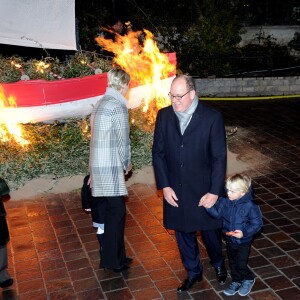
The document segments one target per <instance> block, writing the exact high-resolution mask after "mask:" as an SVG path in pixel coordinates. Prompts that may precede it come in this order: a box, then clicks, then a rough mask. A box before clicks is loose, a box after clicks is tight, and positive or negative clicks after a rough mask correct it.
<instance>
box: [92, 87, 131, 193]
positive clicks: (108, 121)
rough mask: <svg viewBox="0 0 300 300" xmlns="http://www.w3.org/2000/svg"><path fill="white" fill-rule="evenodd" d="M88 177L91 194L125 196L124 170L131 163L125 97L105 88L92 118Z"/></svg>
mask: <svg viewBox="0 0 300 300" xmlns="http://www.w3.org/2000/svg"><path fill="white" fill-rule="evenodd" d="M91 123H92V129H91V130H92V138H91V144H90V163H89V168H90V176H91V183H92V195H93V196H94V197H113V196H125V195H127V189H126V185H125V176H124V171H125V170H126V169H127V167H128V165H129V164H130V162H131V157H130V139H129V121H128V109H127V107H126V99H125V98H124V97H123V96H122V95H121V94H120V93H119V92H117V91H116V90H114V89H112V88H107V91H106V93H105V95H104V96H103V98H102V99H101V100H100V101H99V102H98V103H97V104H96V106H95V108H94V110H93V113H92V117H91Z"/></svg>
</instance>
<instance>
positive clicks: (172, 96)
mask: <svg viewBox="0 0 300 300" xmlns="http://www.w3.org/2000/svg"><path fill="white" fill-rule="evenodd" d="M190 91H191V90H189V91H187V92H186V93H185V94H184V95H181V96H179V95H172V94H171V93H169V94H168V96H169V98H170V99H171V100H173V99H175V100H177V101H181V100H182V98H183V97H184V96H185V95H187V94H188V93H189V92H190Z"/></svg>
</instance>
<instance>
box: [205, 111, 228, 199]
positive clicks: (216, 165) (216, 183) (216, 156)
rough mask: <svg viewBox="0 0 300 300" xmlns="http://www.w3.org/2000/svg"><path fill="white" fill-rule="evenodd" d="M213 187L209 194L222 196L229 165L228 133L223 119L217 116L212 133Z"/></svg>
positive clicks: (219, 115)
mask: <svg viewBox="0 0 300 300" xmlns="http://www.w3.org/2000/svg"><path fill="white" fill-rule="evenodd" d="M209 143H210V151H211V164H212V166H211V170H212V171H211V186H210V189H209V194H212V195H221V194H222V192H223V189H224V180H225V175H226V163H227V145H226V133H225V126H224V122H223V118H222V115H221V114H219V113H218V114H217V116H216V117H215V120H214V122H213V124H212V126H211V132H210V141H209Z"/></svg>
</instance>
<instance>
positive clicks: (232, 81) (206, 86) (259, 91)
mask: <svg viewBox="0 0 300 300" xmlns="http://www.w3.org/2000/svg"><path fill="white" fill-rule="evenodd" d="M195 81H196V89H197V91H198V94H199V96H208V97H243V96H274V95H276V96H281V95H297V94H298V95H299V94H300V76H293V77H262V78H216V79H208V78H204V79H195Z"/></svg>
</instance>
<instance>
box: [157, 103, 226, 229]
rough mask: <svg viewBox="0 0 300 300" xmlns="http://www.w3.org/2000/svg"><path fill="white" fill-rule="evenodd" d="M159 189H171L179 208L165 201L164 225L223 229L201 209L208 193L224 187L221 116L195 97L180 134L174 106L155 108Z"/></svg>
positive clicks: (173, 227)
mask: <svg viewBox="0 0 300 300" xmlns="http://www.w3.org/2000/svg"><path fill="white" fill-rule="evenodd" d="M152 155H153V166H154V171H155V178H156V184H157V188H158V189H162V188H164V187H171V188H172V189H173V190H174V191H175V193H176V195H177V197H178V202H177V203H178V205H179V207H173V206H172V205H170V204H169V203H168V202H167V201H166V200H164V201H163V208H164V226H165V227H166V228H167V229H173V230H176V231H182V232H187V233H188V232H194V231H197V230H210V229H217V228H221V227H222V222H221V221H220V220H216V219H213V218H212V217H210V216H209V214H208V213H207V212H206V210H205V209H204V208H203V207H199V206H198V203H199V200H200V198H201V197H202V196H203V195H205V194H206V193H207V192H209V193H212V194H215V195H220V194H222V192H223V191H224V179H225V173H226V157H227V156H226V155H227V147H226V134H225V127H224V123H223V118H222V116H221V114H220V113H219V112H218V111H216V110H214V109H212V108H210V107H208V106H206V105H205V104H203V103H202V102H201V101H199V103H198V106H197V108H196V110H195V112H194V114H193V117H192V119H191V121H190V123H189V125H188V127H187V128H186V130H185V132H184V134H183V135H182V134H181V132H180V127H179V121H178V118H177V116H176V115H175V113H174V110H173V108H172V106H169V107H166V108H163V109H161V110H160V111H159V112H158V115H157V119H156V124H155V131H154V142H153V148H152Z"/></svg>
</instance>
